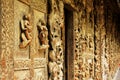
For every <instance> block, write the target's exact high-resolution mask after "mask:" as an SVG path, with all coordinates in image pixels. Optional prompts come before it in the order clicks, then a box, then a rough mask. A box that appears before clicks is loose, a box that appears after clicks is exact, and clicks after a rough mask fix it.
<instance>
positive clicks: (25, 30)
mask: <svg viewBox="0 0 120 80" xmlns="http://www.w3.org/2000/svg"><path fill="white" fill-rule="evenodd" d="M30 17H31V16H30V14H27V15H24V16H23V19H22V20H21V21H20V27H21V39H22V42H21V43H20V45H19V47H20V48H25V47H27V46H28V45H29V44H30V42H31V41H32V35H31V31H32V26H31V24H30Z"/></svg>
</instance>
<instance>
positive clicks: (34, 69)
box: [13, 0, 49, 80]
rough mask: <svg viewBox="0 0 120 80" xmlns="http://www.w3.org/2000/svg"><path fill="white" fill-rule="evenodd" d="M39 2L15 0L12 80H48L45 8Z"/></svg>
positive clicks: (44, 0)
mask: <svg viewBox="0 0 120 80" xmlns="http://www.w3.org/2000/svg"><path fill="white" fill-rule="evenodd" d="M40 1H41V0H31V1H30V0H14V31H13V32H14V39H15V42H14V45H15V46H14V48H15V52H14V55H13V59H14V60H13V61H14V66H13V67H14V80H47V78H48V74H47V60H48V59H47V58H48V57H47V55H48V48H49V45H48V29H47V27H46V18H47V17H46V7H47V6H46V0H42V2H40ZM36 3H40V4H36Z"/></svg>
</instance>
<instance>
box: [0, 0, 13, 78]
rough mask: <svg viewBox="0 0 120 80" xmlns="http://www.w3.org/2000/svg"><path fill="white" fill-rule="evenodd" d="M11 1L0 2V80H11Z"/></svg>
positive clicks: (1, 0)
mask: <svg viewBox="0 0 120 80" xmlns="http://www.w3.org/2000/svg"><path fill="white" fill-rule="evenodd" d="M13 3H14V2H13V0H0V37H1V38H0V80H13V53H14V33H13V29H14V27H13V26H14V25H13V23H14V20H13V17H14V16H13V15H14V12H13V6H14V5H13Z"/></svg>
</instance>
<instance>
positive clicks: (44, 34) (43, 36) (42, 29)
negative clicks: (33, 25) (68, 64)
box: [37, 19, 49, 48]
mask: <svg viewBox="0 0 120 80" xmlns="http://www.w3.org/2000/svg"><path fill="white" fill-rule="evenodd" d="M37 27H38V31H39V33H38V37H39V41H40V45H41V48H47V47H49V45H48V29H47V27H46V24H45V21H43V20H41V19H40V20H39V22H38V24H37Z"/></svg>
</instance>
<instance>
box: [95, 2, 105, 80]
mask: <svg viewBox="0 0 120 80" xmlns="http://www.w3.org/2000/svg"><path fill="white" fill-rule="evenodd" d="M94 7H95V9H94V12H95V15H94V18H95V19H94V21H95V57H94V62H95V65H94V66H95V68H94V71H95V77H94V79H95V80H102V73H101V72H102V70H101V53H102V51H101V28H102V27H103V25H104V24H103V23H104V22H103V0H100V1H98V0H95V1H94Z"/></svg>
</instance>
